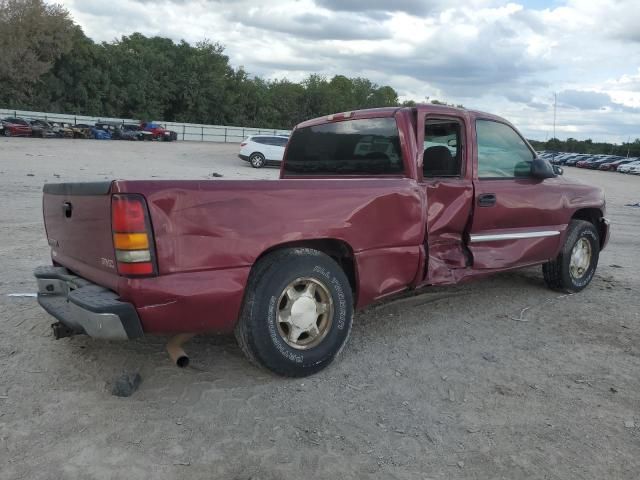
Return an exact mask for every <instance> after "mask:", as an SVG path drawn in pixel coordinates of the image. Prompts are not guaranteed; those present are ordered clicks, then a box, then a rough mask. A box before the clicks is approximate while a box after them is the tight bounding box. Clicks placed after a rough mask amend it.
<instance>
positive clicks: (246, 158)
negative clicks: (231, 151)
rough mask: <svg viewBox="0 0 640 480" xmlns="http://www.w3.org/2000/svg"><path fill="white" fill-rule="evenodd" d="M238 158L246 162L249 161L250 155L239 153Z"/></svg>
mask: <svg viewBox="0 0 640 480" xmlns="http://www.w3.org/2000/svg"><path fill="white" fill-rule="evenodd" d="M238 158H240V159H242V160H244V161H245V162H248V161H249V155H243V154H241V153H240V154H238Z"/></svg>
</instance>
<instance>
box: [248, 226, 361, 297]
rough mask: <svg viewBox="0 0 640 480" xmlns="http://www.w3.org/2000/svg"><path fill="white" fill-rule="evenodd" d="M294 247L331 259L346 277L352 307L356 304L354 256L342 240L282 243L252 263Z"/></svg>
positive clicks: (327, 239)
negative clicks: (314, 251) (311, 250)
mask: <svg viewBox="0 0 640 480" xmlns="http://www.w3.org/2000/svg"><path fill="white" fill-rule="evenodd" d="M295 247H304V248H313V249H314V250H318V251H320V252H322V253H324V254H325V255H328V256H329V257H331V258H333V259H334V260H335V261H336V263H337V264H338V265H340V267H341V268H342V270H343V271H344V273H345V274H346V275H347V278H348V279H349V284H350V285H351V290H352V292H353V297H354V305H355V304H357V296H358V287H357V280H356V261H355V256H354V254H353V250H352V249H351V247H350V246H349V244H348V243H346V242H343V241H342V240H336V239H334V238H319V239H313V240H300V241H296V242H289V243H282V244H280V245H275V246H273V247H271V248H269V249H268V250H266V251H264V252H262V254H261V255H260V256H259V257H258V258H257V259H256V261H255V262H254V265H255V264H256V263H257V262H258V261H259V260H260V259H261V258H262V257H264V256H265V255H268V254H270V253H272V252H275V251H277V250H282V249H283V248H295Z"/></svg>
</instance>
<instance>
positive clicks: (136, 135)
mask: <svg viewBox="0 0 640 480" xmlns="http://www.w3.org/2000/svg"><path fill="white" fill-rule="evenodd" d="M121 131H122V134H123V139H126V140H153V133H151V132H148V131H146V130H141V129H140V125H136V124H134V123H125V124H123V125H122V126H121Z"/></svg>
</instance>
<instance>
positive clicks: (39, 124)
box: [0, 117, 178, 142]
mask: <svg viewBox="0 0 640 480" xmlns="http://www.w3.org/2000/svg"><path fill="white" fill-rule="evenodd" d="M0 135H4V136H5V137H39V138H93V139H96V140H163V141H166V142H172V141H174V140H177V139H178V134H177V133H176V132H174V131H172V130H167V129H165V128H164V127H162V125H160V124H158V123H153V122H142V123H140V124H137V123H120V122H98V123H95V124H93V125H90V124H84V123H77V124H72V123H67V122H49V121H47V120H41V119H37V118H36V119H25V118H17V117H7V118H3V119H2V120H1V121H0Z"/></svg>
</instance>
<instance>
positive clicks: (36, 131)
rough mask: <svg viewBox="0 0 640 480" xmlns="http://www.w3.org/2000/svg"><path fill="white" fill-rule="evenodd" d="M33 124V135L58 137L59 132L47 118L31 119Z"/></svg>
mask: <svg viewBox="0 0 640 480" xmlns="http://www.w3.org/2000/svg"><path fill="white" fill-rule="evenodd" d="M29 124H30V125H31V136H32V137H39V138H54V137H58V136H59V135H58V132H57V131H56V129H54V128H53V125H52V124H50V123H49V122H47V121H46V120H40V119H35V120H29Z"/></svg>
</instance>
